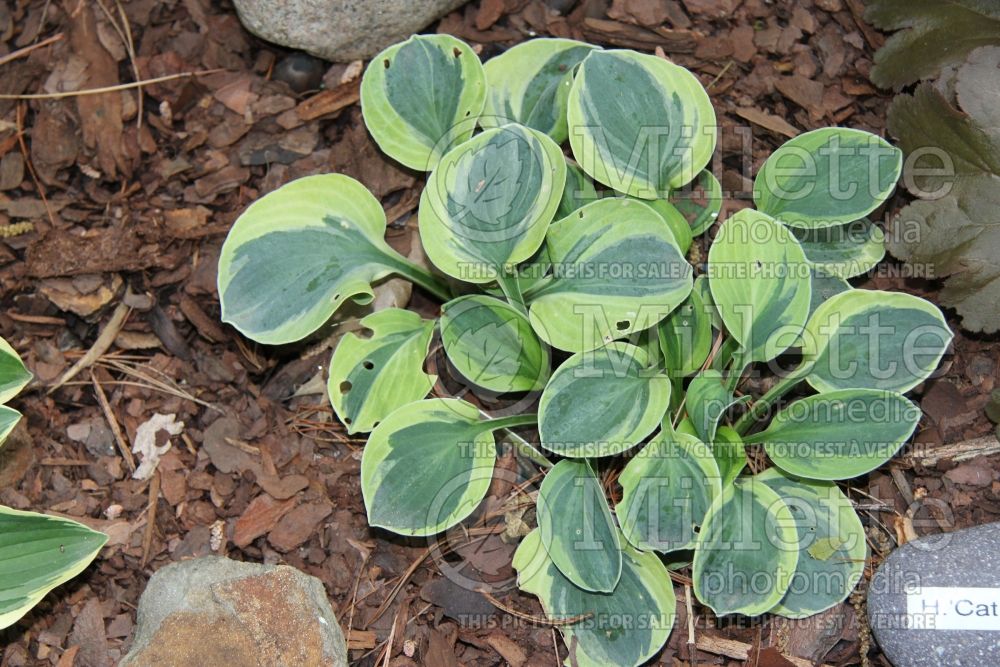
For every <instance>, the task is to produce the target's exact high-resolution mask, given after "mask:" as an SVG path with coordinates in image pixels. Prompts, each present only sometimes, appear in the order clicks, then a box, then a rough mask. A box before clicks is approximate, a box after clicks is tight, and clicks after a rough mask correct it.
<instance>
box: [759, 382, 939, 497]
mask: <svg viewBox="0 0 1000 667" xmlns="http://www.w3.org/2000/svg"><path fill="white" fill-rule="evenodd" d="M920 415H921V412H920V408H919V407H917V406H916V405H914V404H913V403H911V402H910V401H909V400H908V399H907V398H906V397H905V396H903V395H902V394H900V393H897V392H894V391H884V390H881V389H842V390H839V391H831V392H827V393H823V394H817V395H815V396H809V397H807V398H803V399H800V400H798V401H795V402H794V403H791V404H789V405H788V407H786V408H785V409H783V410H781V411H780V412H778V414H776V415H775V416H774V419H773V420H771V423H770V424H769V425H768V427H767V428H766V429H764V430H763V431H761V432H759V433H754V434H752V435H748V436H745V437H744V440H746V442H762V443H764V449H765V450H766V451H767V455H768V456H769V457H771V460H772V461H773V462H774V464H775V465H776V466H778V467H779V468H781V469H782V470H784V471H785V472H787V473H790V474H792V475H796V476H797V477H805V478H806V479H819V480H838V479H851V478H852V477H857V476H858V475H863V474H865V473H866V472H870V471H872V470H874V469H875V468H878V467H879V466H880V465H882V464H883V463H885V462H886V461H888V460H889V459H891V458H892V457H893V456H894V455H895V454H896V452H897V451H899V448H900V447H902V446H903V443H904V442H906V441H907V440H908V439H909V438H910V436H911V435H913V431H914V430H916V428H917V423H918V422H919V421H920Z"/></svg>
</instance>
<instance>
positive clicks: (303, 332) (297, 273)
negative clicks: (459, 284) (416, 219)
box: [219, 174, 444, 344]
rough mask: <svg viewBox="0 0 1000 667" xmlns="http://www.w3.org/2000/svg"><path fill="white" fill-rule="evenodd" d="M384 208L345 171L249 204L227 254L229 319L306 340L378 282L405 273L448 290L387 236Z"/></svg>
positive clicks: (276, 339)
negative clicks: (386, 240) (391, 243)
mask: <svg viewBox="0 0 1000 667" xmlns="http://www.w3.org/2000/svg"><path fill="white" fill-rule="evenodd" d="M384 236H385V212H384V211H383V210H382V205H381V204H379V202H378V200H377V199H375V197H373V196H372V194H371V193H370V192H368V190H367V189H365V187H364V186H363V185H361V184H360V183H358V182H357V181H356V180H354V179H353V178H350V177H349V176H343V175H341V174H324V175H320V176H306V177H305V178H300V179H298V180H295V181H292V182H291V183H288V184H287V185H283V186H282V187H280V188H278V189H277V190H275V191H274V192H270V193H268V194H266V195H264V196H263V197H261V198H260V199H258V200H257V201H255V202H254V203H253V204H251V205H250V206H249V207H248V208H247V210H246V211H244V212H243V215H241V216H240V217H239V218H238V219H237V220H236V223H235V224H234V225H233V228H232V229H231V230H230V231H229V236H227V237H226V241H225V243H223V244H222V251H221V254H220V255H219V300H220V302H221V304H222V320H223V321H224V322H229V323H230V324H232V325H233V326H235V327H236V328H237V329H239V330H240V332H241V333H243V335H245V336H247V337H248V338H252V339H253V340H255V341H257V342H259V343H270V344H278V343H290V342H292V341H296V340H300V339H302V338H304V337H306V336H308V335H309V334H311V333H312V332H314V331H315V330H316V329H318V328H319V327H320V326H321V325H323V323H325V322H326V321H327V320H328V319H329V318H330V316H331V315H333V313H334V312H335V311H336V310H337V308H339V307H340V305H341V304H342V303H344V302H345V301H347V300H348V299H353V300H354V301H356V302H358V303H361V304H365V303H369V302H370V301H371V300H372V298H373V296H374V295H373V292H372V288H371V283H372V282H374V281H376V280H380V279H382V278H385V277H386V276H388V275H390V274H393V273H395V274H398V275H402V276H404V277H406V278H407V279H409V280H411V281H413V282H416V283H418V284H420V285H423V286H424V287H426V288H428V289H430V290H431V291H433V292H435V293H436V294H439V295H443V294H444V291H443V290H442V289H441V288H440V287H439V286H437V284H436V282H435V280H434V279H433V278H432V277H431V276H430V274H428V273H427V272H426V271H425V270H423V269H421V268H420V267H417V266H416V265H414V264H413V263H411V262H409V261H407V260H406V259H405V258H403V257H402V256H400V255H399V254H397V253H396V252H395V251H394V250H393V249H392V248H390V247H389V245H388V244H387V243H386V242H385V238H384Z"/></svg>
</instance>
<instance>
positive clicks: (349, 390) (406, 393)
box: [327, 308, 437, 433]
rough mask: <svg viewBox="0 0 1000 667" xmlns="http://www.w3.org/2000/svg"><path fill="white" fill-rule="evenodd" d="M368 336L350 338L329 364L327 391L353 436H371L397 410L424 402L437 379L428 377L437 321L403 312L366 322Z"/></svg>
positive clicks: (376, 316)
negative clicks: (427, 364)
mask: <svg viewBox="0 0 1000 667" xmlns="http://www.w3.org/2000/svg"><path fill="white" fill-rule="evenodd" d="M361 326H363V327H365V328H367V329H368V330H369V331H370V332H371V336H370V337H369V338H361V337H359V336H357V335H355V334H353V333H349V334H346V335H345V336H344V337H343V338H341V339H340V342H339V343H337V348H336V349H335V350H334V351H333V358H332V359H331V360H330V380H329V382H328V383H327V392H328V393H329V395H330V402H331V403H332V404H333V410H334V412H336V413H337V417H339V418H340V421H342V422H343V423H344V424H346V425H347V432H348V433H367V432H368V431H371V430H372V429H373V428H375V425H376V424H377V423H378V422H380V421H382V420H383V419H385V418H386V417H387V416H389V414H390V413H391V412H392V411H393V410H395V409H396V408H399V407H402V406H404V405H406V404H407V403H412V402H413V401H419V400H420V399H421V398H423V397H424V396H426V395H427V393H428V392H429V391H430V390H431V387H433V386H434V382H435V381H436V380H437V377H436V376H434V375H428V374H426V373H424V369H423V366H424V358H425V357H426V356H427V350H428V348H429V347H430V344H431V336H432V335H433V334H434V321H433V320H424V319H421V317H420V316H419V315H417V314H416V313H414V312H411V311H408V310H400V309H399V308H387V309H385V310H381V311H379V312H377V313H372V314H371V315H368V316H367V317H365V318H364V319H362V320H361Z"/></svg>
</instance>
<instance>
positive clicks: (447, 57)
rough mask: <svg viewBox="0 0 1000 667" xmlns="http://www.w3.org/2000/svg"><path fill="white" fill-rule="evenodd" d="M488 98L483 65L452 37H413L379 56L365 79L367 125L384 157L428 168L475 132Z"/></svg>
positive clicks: (363, 107) (363, 98) (363, 103)
mask: <svg viewBox="0 0 1000 667" xmlns="http://www.w3.org/2000/svg"><path fill="white" fill-rule="evenodd" d="M485 101H486V75H485V73H484V72H483V65H482V63H481V62H479V56H477V55H476V54H475V53H474V52H473V50H472V49H471V48H469V45H468V44H466V43H465V42H463V41H461V40H459V39H455V38H454V37H452V36H451V35H414V36H413V37H411V38H410V39H408V40H406V41H405V42H401V43H399V44H394V45H393V46H390V47H389V48H387V49H386V50H384V51H382V52H381V53H380V54H378V55H377V56H375V57H374V58H373V59H372V61H371V63H369V64H368V68H367V69H366V70H365V75H364V77H363V78H362V80H361V111H362V113H363V114H364V118H365V125H367V126H368V131H369V132H371V133H372V137H374V138H375V142H376V143H378V145H379V147H380V148H381V149H382V150H383V151H385V153H386V155H388V156H389V157H391V158H393V159H395V160H398V161H399V162H401V163H403V164H404V165H406V166H407V167H410V168H411V169H416V170H417V171H430V170H431V169H433V168H434V165H436V164H437V163H438V160H440V159H441V156H442V155H444V154H445V153H446V152H448V150H449V149H451V148H452V147H454V146H456V145H458V144H460V143H462V142H463V141H466V140H467V139H468V138H469V137H471V136H472V131H473V130H474V129H475V127H476V120H477V119H478V117H479V114H480V112H481V111H482V110H483V104H484V103H485Z"/></svg>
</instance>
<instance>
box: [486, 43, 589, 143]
mask: <svg viewBox="0 0 1000 667" xmlns="http://www.w3.org/2000/svg"><path fill="white" fill-rule="evenodd" d="M595 48H599V47H596V46H593V45H591V44H584V43H583V42H577V41H575V40H572V39H530V40H528V41H526V42H521V43H520V44H518V45H517V46H514V47H512V48H510V49H508V50H507V51H505V52H504V53H502V54H500V55H499V56H496V57H495V58H491V59H490V60H488V61H487V62H486V65H485V67H484V69H485V70H486V81H487V83H488V84H489V92H488V93H487V95H486V107H485V108H484V109H483V117H482V119H481V120H480V122H481V123H482V125H483V127H497V126H499V125H505V124H506V123H520V124H521V125H526V126H528V127H530V128H531V129H533V130H538V131H539V132H544V133H545V134H547V135H549V136H550V137H552V138H553V139H554V140H555V141H556V142H557V143H562V142H564V141H566V98H567V97H568V96H569V88H570V85H571V84H572V83H573V72H574V70H575V69H576V66H577V65H579V64H580V62H581V61H582V60H583V59H584V58H586V57H587V54H588V53H590V52H591V51H593V50H594V49H595Z"/></svg>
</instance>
